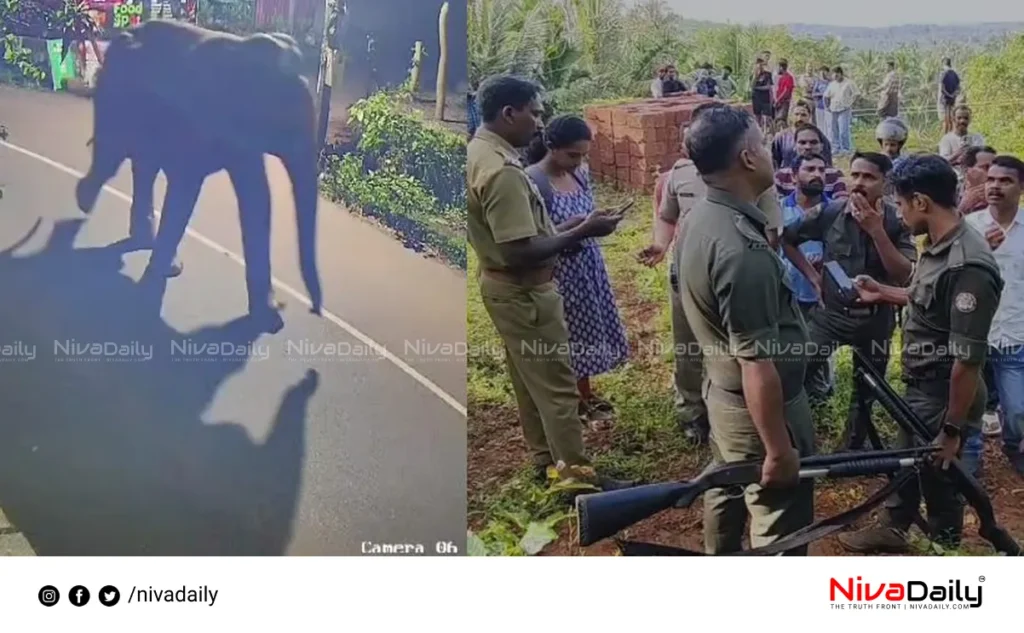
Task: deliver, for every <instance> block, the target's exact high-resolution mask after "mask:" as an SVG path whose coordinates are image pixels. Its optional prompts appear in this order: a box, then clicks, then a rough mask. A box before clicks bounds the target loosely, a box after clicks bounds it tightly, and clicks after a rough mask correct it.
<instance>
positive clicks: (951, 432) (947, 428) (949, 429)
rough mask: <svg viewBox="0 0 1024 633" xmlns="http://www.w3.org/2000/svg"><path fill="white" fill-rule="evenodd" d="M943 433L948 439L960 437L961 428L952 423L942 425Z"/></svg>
mask: <svg viewBox="0 0 1024 633" xmlns="http://www.w3.org/2000/svg"><path fill="white" fill-rule="evenodd" d="M942 432H943V434H945V436H946V437H960V427H959V426H957V425H955V424H953V423H951V422H946V423H945V424H943V425H942Z"/></svg>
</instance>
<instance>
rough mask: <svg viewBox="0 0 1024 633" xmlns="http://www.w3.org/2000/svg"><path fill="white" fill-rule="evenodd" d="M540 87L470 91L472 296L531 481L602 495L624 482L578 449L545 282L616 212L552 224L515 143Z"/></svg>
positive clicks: (537, 111) (564, 335) (516, 83)
mask: <svg viewBox="0 0 1024 633" xmlns="http://www.w3.org/2000/svg"><path fill="white" fill-rule="evenodd" d="M538 95H539V88H538V87H537V86H536V85H535V84H533V83H531V82H529V81H526V80H523V79H519V78H517V77H510V76H496V77H491V78H489V79H487V80H486V81H484V82H483V83H482V84H481V86H480V90H479V92H478V98H479V102H480V110H481V117H482V119H483V123H482V124H481V126H480V128H478V130H477V132H476V135H475V136H474V137H473V139H472V140H471V141H470V142H469V146H468V148H467V161H466V182H467V197H468V237H469V243H470V246H471V247H472V248H473V250H474V251H475V252H476V255H477V258H478V260H479V279H478V282H479V284H480V295H481V298H482V300H483V304H484V307H485V308H486V309H487V313H488V314H489V315H490V317H491V320H492V321H493V322H494V326H495V328H496V329H497V331H498V334H499V335H500V336H501V339H502V342H503V343H504V344H505V350H506V357H507V364H508V370H509V374H510V376H511V380H512V387H513V389H514V391H515V396H516V403H517V405H518V408H519V417H520V422H521V424H522V426H523V435H524V437H525V439H526V443H527V445H528V446H529V448H530V451H531V453H532V455H533V462H534V466H535V467H536V469H537V474H538V477H539V478H541V479H543V480H548V479H550V478H552V476H553V475H554V474H555V473H552V472H550V469H551V467H553V466H556V465H559V464H564V466H565V469H564V470H562V471H559V472H557V476H558V477H560V478H570V477H571V478H575V479H577V480H579V481H585V482H587V483H592V484H597V485H600V486H601V487H602V488H605V489H610V488H617V487H622V486H625V485H628V483H627V482H620V481H615V480H611V479H607V478H599V477H598V476H597V474H596V472H595V471H594V469H593V467H592V466H591V463H590V460H589V459H588V457H587V455H586V452H585V450H584V447H583V427H582V425H581V423H580V419H579V415H578V405H579V394H578V392H577V388H576V377H575V375H574V374H573V371H572V368H571V366H570V365H569V356H568V354H569V334H568V330H567V329H566V324H565V316H564V312H563V307H562V297H561V295H560V294H559V293H558V290H557V288H556V287H555V282H554V276H553V273H554V263H555V259H556V258H557V257H558V254H559V253H561V252H562V251H565V250H567V249H570V248H572V247H574V246H576V245H577V244H578V243H579V242H580V241H581V240H583V239H586V238H588V237H600V236H604V235H609V234H610V233H612V232H613V231H614V230H615V227H616V226H617V225H618V223H619V221H620V220H621V219H622V214H621V212H607V211H595V212H594V213H592V214H591V215H590V216H587V217H586V218H585V219H583V220H582V221H575V222H570V223H566V224H565V225H561V226H559V227H555V226H553V225H552V223H551V219H550V217H549V216H548V214H547V211H546V210H545V208H544V202H543V199H542V197H541V194H540V192H539V191H538V190H537V187H536V185H534V184H533V181H532V180H530V178H529V177H528V176H527V175H526V171H525V170H524V168H523V165H522V163H521V161H520V158H519V155H518V153H517V151H516V147H522V146H525V145H527V144H528V143H529V142H530V140H531V139H532V138H533V137H534V135H535V134H536V133H537V131H538V129H539V127H540V120H541V115H542V112H543V108H542V106H541V103H540V100H539V98H538Z"/></svg>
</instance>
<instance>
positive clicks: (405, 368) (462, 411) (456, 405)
mask: <svg viewBox="0 0 1024 633" xmlns="http://www.w3.org/2000/svg"><path fill="white" fill-rule="evenodd" d="M0 147H6V148H7V149H9V150H11V151H14V152H18V153H19V154H22V155H24V156H28V157H29V158H33V159H35V160H37V161H39V162H41V163H43V164H45V165H49V166H50V167H53V168H54V169H56V170H57V171H62V172H64V173H65V174H68V175H69V176H74V177H75V178H82V177H84V176H85V174H83V173H82V172H80V171H78V170H77V169H74V168H72V167H68V166H67V165H65V164H63V163H58V162H57V161H55V160H53V159H52V158H47V157H46V156H43V155H42V154H37V153H35V152H33V151H32V150H29V149H25V148H24V147H19V146H17V145H12V144H11V143H8V142H6V141H0ZM103 190H104V191H106V192H107V193H109V194H110V195H112V196H114V197H115V198H118V199H120V200H123V201H124V202H126V203H128V204H131V202H132V197H131V196H129V195H128V194H126V193H124V192H123V191H120V190H118V189H114V188H113V187H111V186H109V185H104V186H103ZM154 212H155V213H156V215H157V217H159V216H160V211H159V210H158V209H154ZM185 234H186V235H188V236H190V237H191V238H192V239H194V240H196V241H197V242H199V243H200V244H202V245H204V246H206V247H208V248H211V249H213V250H215V251H219V252H221V253H223V254H224V255H227V256H228V258H230V259H231V261H233V262H235V263H236V264H238V265H239V266H241V267H242V268H245V260H244V259H243V258H242V257H241V256H240V255H237V254H235V253H233V252H231V251H230V250H228V249H227V248H225V247H224V246H221V245H220V244H218V243H217V242H214V241H213V240H211V239H210V238H208V237H206V236H205V235H203V234H202V233H198V232H196V231H194V230H192V229H191V228H189V229H185ZM271 282H272V283H273V284H274V286H275V287H276V288H278V289H280V290H281V291H282V292H285V293H287V294H289V295H291V296H292V297H294V298H295V299H296V300H297V301H299V302H300V303H302V304H303V305H304V306H306V307H307V308H311V307H312V306H313V303H312V302H311V301H310V300H309V298H308V297H307V296H306V295H305V294H303V293H302V292H300V291H299V290H297V289H295V288H292V287H291V286H289V285H288V284H286V283H285V282H283V281H281V280H280V279H278V278H276V277H271ZM321 314H322V315H323V318H325V319H327V320H328V321H330V322H331V323H333V324H335V325H337V326H338V327H340V328H341V329H343V330H345V331H346V332H348V333H349V334H350V335H352V336H353V337H354V338H355V339H357V340H358V341H359V342H360V343H362V344H363V345H366V346H367V347H369V348H370V349H372V350H374V351H375V352H377V353H378V354H380V355H381V356H383V357H384V358H385V359H387V360H388V361H389V362H390V363H391V364H392V365H394V366H395V367H397V368H399V369H400V370H402V372H404V373H405V374H406V375H407V376H409V377H410V378H412V379H413V380H415V381H416V382H418V383H420V384H421V385H423V386H424V387H426V388H427V389H428V390H429V391H430V392H431V393H432V394H434V395H435V396H437V397H438V398H440V399H441V400H442V401H443V402H444V403H445V404H447V405H448V406H450V407H451V408H453V409H455V410H456V411H458V413H459V415H461V416H462V417H466V407H465V406H463V405H462V403H461V402H459V401H458V400H456V399H455V398H454V397H453V396H452V395H450V394H449V393H448V392H446V391H445V390H444V389H441V387H439V386H437V385H436V384H435V383H434V382H433V381H431V380H430V379H429V378H427V377H426V376H424V375H423V374H421V373H419V372H418V371H416V370H415V369H413V368H412V367H410V366H409V364H408V363H406V362H405V361H404V360H402V359H401V358H399V357H397V356H395V355H394V354H392V353H391V352H390V351H389V350H388V349H387V348H386V347H384V346H383V345H381V344H380V343H378V342H377V341H375V340H373V339H372V338H370V337H369V336H367V335H366V334H363V333H362V332H360V331H359V330H358V329H356V327H355V326H354V325H352V324H351V323H348V322H347V321H345V320H344V319H342V318H341V317H340V316H338V315H336V314H334V313H333V312H331V311H330V310H327V309H326V308H325V309H323V310H321Z"/></svg>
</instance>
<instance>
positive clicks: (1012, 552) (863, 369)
mask: <svg viewBox="0 0 1024 633" xmlns="http://www.w3.org/2000/svg"><path fill="white" fill-rule="evenodd" d="M853 353H854V354H856V355H857V358H858V360H859V361H860V363H859V364H860V367H859V368H858V371H857V375H858V377H859V378H860V379H861V381H862V382H863V383H864V384H865V385H866V386H867V387H868V388H869V389H870V390H871V391H872V392H873V393H874V395H875V397H876V398H877V399H878V403H879V404H881V405H882V408H884V409H885V410H886V412H887V413H888V414H889V415H890V416H891V417H892V419H893V420H895V421H896V423H897V424H899V425H900V427H902V428H903V430H904V431H906V432H908V433H909V434H911V435H913V436H916V437H917V439H918V440H921V441H923V442H929V441H931V440H932V438H933V437H934V435H935V434H934V433H933V432H932V431H931V430H930V429H929V428H928V426H927V425H926V424H925V423H924V422H923V421H922V420H921V418H920V417H918V415H917V414H916V413H915V412H914V411H913V409H911V408H910V405H908V404H907V402H906V400H904V399H903V398H902V397H900V395H899V394H898V393H896V391H895V390H893V388H892V386H891V385H890V384H889V383H888V382H886V380H885V378H884V377H882V376H880V375H879V374H878V372H877V371H876V370H875V368H874V367H873V366H872V365H871V364H870V362H868V360H867V359H866V358H865V357H864V355H863V354H862V353H861V352H860V351H859V350H858V349H857V348H853ZM950 475H951V476H952V477H953V480H954V481H955V483H956V485H957V488H958V489H959V490H960V494H962V495H963V496H964V498H965V499H966V500H967V502H968V503H970V505H971V506H972V507H973V508H974V511H975V513H976V514H977V515H978V521H979V523H980V527H979V529H978V534H979V535H981V537H982V538H984V539H985V540H987V541H988V542H989V543H991V544H992V546H993V547H994V548H995V550H996V551H997V552H1000V553H1002V554H1006V555H1007V556H1020V555H1021V552H1022V550H1021V546H1020V544H1019V543H1018V542H1017V541H1016V539H1014V538H1013V536H1011V535H1010V533H1009V532H1007V531H1006V530H1005V529H1004V528H1003V527H1002V526H1000V525H999V523H998V521H997V520H996V516H995V509H994V508H993V507H992V500H991V499H990V498H989V496H988V494H987V493H986V492H985V489H984V488H982V486H981V484H979V483H978V481H977V480H976V479H975V478H974V477H973V476H972V475H971V474H970V473H968V472H967V471H966V470H965V469H964V467H963V464H961V463H960V462H959V460H955V459H954V460H953V463H952V464H951V468H950Z"/></svg>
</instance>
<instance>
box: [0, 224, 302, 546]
mask: <svg viewBox="0 0 1024 633" xmlns="http://www.w3.org/2000/svg"><path fill="white" fill-rule="evenodd" d="M81 223H82V220H80V219H76V220H68V221H61V222H58V223H57V225H56V226H55V228H54V230H53V232H52V234H51V236H50V239H49V241H48V243H47V246H46V248H45V249H43V250H42V251H41V252H39V253H38V254H33V255H29V256H25V257H20V256H13V255H12V254H11V253H12V252H14V251H15V250H16V248H17V247H18V246H20V244H19V245H16V246H15V248H12V249H9V250H8V251H6V252H5V253H4V254H0V293H2V294H0V296H2V297H3V302H4V307H3V308H2V309H0V346H2V348H3V349H2V352H3V355H2V357H0V407H2V408H0V410H2V411H3V414H2V415H0V507H2V508H3V509H4V512H5V513H6V514H7V515H8V517H9V518H10V520H11V521H12V522H13V523H14V524H15V525H16V526H18V528H19V529H20V530H21V531H22V532H23V533H24V535H25V536H26V538H28V540H29V542H30V543H31V544H32V546H33V547H34V548H35V550H36V553H37V554H39V555H67V556H74V555H154V556H160V555H162V556H177V555H222V556H240V555H281V554H284V553H285V549H286V547H287V545H288V543H289V540H290V537H291V530H292V522H293V519H294V516H295V512H296V505H297V497H298V490H299V486H300V478H301V472H302V466H303V462H304V454H305V436H306V417H307V407H308V403H309V401H310V399H311V397H312V396H313V394H314V392H315V391H316V389H317V386H318V380H319V378H318V375H317V374H316V372H314V371H309V372H307V373H306V375H305V377H304V378H302V379H301V380H300V381H299V382H297V383H296V384H294V385H292V386H291V387H290V388H288V390H287V392H286V393H285V395H284V397H283V398H282V400H281V403H280V406H279V408H278V410H277V414H276V416H275V419H274V421H273V427H272V428H271V430H270V432H269V435H268V437H267V439H266V440H265V441H262V442H259V443H257V442H255V441H253V440H252V439H250V437H249V435H248V433H247V432H246V430H245V429H244V428H243V427H242V426H240V425H237V424H233V423H227V424H216V425H207V424H204V423H203V421H202V418H201V416H202V414H203V411H204V410H205V409H206V408H207V407H208V406H209V404H210V403H211V402H212V401H213V398H214V396H215V395H216V394H217V392H218V390H219V389H220V387H221V385H222V384H223V383H224V381H225V380H227V378H229V377H230V376H231V375H233V374H235V373H236V372H239V371H241V370H242V369H243V368H244V367H245V365H246V363H247V362H248V358H246V357H245V356H244V355H236V356H232V357H218V358H216V359H205V358H204V359H203V360H202V361H199V362H197V361H196V359H191V361H192V362H188V359H187V357H184V358H183V353H182V352H181V351H180V350H181V349H184V347H185V345H184V343H183V341H187V342H189V343H191V344H195V345H197V346H202V345H203V344H204V343H214V344H220V345H224V344H230V345H232V346H235V347H234V349H238V348H240V347H243V346H247V345H250V344H251V343H253V342H254V341H255V340H256V339H257V337H259V335H260V334H261V332H260V328H259V326H258V325H256V324H253V323H252V322H251V321H250V320H249V318H248V317H244V318H239V319H236V320H232V321H229V322H227V323H223V324H219V325H213V326H209V327H204V328H202V329H199V330H197V331H193V332H178V331H176V330H175V329H174V328H172V327H171V326H169V325H168V324H166V323H165V322H164V321H163V320H162V319H161V318H160V316H159V310H158V309H157V310H152V309H147V307H146V306H143V305H141V304H140V302H142V301H144V300H145V298H144V297H145V294H146V293H143V292H142V291H141V288H140V286H139V285H138V284H136V283H135V282H134V281H133V280H132V279H130V278H129V277H127V276H125V275H123V274H121V272H120V269H121V265H122V263H121V255H122V252H121V251H119V250H118V249H117V247H116V246H110V247H103V248H91V249H75V248H73V242H74V239H75V236H76V235H77V232H78V229H79V226H80V225H81ZM37 227H38V224H37ZM25 241H26V240H22V242H21V243H24V242H25ZM150 307H151V306H150ZM55 342H58V344H55ZM100 343H102V344H105V349H104V348H97V346H96V345H97V344H100ZM172 344H175V345H176V346H177V347H176V348H175V347H174V346H173V345H172ZM147 349H148V350H149V358H148V359H146V355H147ZM175 349H177V350H178V351H172V350H175Z"/></svg>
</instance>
